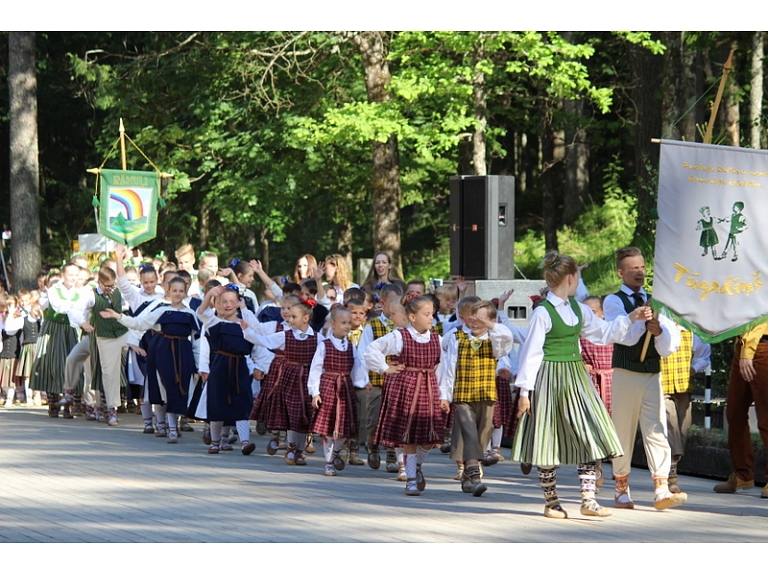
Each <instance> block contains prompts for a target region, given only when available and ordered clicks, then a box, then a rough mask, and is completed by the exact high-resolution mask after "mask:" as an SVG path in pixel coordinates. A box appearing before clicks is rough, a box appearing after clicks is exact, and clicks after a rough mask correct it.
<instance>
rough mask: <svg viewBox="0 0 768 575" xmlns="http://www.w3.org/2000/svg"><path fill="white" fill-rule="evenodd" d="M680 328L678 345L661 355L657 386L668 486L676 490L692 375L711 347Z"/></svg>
mask: <svg viewBox="0 0 768 575" xmlns="http://www.w3.org/2000/svg"><path fill="white" fill-rule="evenodd" d="M677 327H678V329H679V330H680V347H678V348H677V351H675V352H674V353H673V354H672V355H670V356H668V357H662V358H661V387H662V392H663V393H664V407H665V408H666V412H667V440H668V441H669V447H670V449H671V450H672V464H671V466H670V469H669V480H668V482H669V490H670V491H671V492H672V493H680V485H679V483H678V478H677V462H678V461H680V459H681V458H682V457H683V455H684V454H685V439H686V437H687V436H688V430H689V429H690V428H691V392H692V391H693V382H692V379H693V375H694V374H695V373H698V372H700V371H704V369H706V367H707V365H709V356H710V353H711V348H710V346H709V344H706V343H704V342H703V341H701V340H700V339H699V338H698V337H697V336H695V335H694V334H692V333H691V332H690V331H688V330H686V329H684V328H682V327H680V326H677Z"/></svg>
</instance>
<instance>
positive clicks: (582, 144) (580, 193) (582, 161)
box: [563, 99, 589, 224]
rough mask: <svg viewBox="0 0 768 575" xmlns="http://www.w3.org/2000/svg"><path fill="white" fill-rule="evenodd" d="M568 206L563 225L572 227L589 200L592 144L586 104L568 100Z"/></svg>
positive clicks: (566, 137)
mask: <svg viewBox="0 0 768 575" xmlns="http://www.w3.org/2000/svg"><path fill="white" fill-rule="evenodd" d="M563 110H564V111H565V114H566V117H567V118H568V120H567V122H568V127H567V128H566V130H565V144H566V156H565V202H564V204H563V222H564V223H566V224H570V223H572V222H574V221H575V220H576V218H578V217H579V216H580V215H581V214H582V213H583V212H584V210H585V209H586V207H587V199H588V198H589V140H588V135H587V131H586V130H585V129H584V127H583V125H582V121H581V120H582V118H583V115H584V100H583V99H579V100H565V101H564V102H563Z"/></svg>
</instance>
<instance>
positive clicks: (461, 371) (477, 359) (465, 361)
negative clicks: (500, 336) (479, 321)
mask: <svg viewBox="0 0 768 575" xmlns="http://www.w3.org/2000/svg"><path fill="white" fill-rule="evenodd" d="M456 339H457V344H458V348H459V354H458V358H457V359H456V380H455V381H454V385H453V402H454V403H470V402H475V401H496V359H495V358H494V357H493V346H492V345H491V338H490V337H489V338H488V339H484V340H482V343H481V344H480V348H479V349H477V350H474V349H472V343H471V342H470V341H469V336H468V335H467V334H466V333H465V332H464V330H463V329H459V330H457V331H456Z"/></svg>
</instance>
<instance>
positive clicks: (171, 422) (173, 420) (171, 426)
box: [165, 413, 179, 433]
mask: <svg viewBox="0 0 768 575" xmlns="http://www.w3.org/2000/svg"><path fill="white" fill-rule="evenodd" d="M165 419H166V421H167V422H168V431H170V432H171V433H176V426H177V424H178V421H179V415H178V414H177V413H166V414H165Z"/></svg>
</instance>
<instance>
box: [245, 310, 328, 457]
mask: <svg viewBox="0 0 768 575" xmlns="http://www.w3.org/2000/svg"><path fill="white" fill-rule="evenodd" d="M311 316H312V308H311V307H310V306H309V305H308V304H306V303H304V302H299V303H296V304H294V305H292V306H291V308H290V311H289V319H288V323H289V324H290V326H291V329H290V330H285V331H278V332H276V333H275V334H273V335H270V336H266V337H265V336H257V338H256V343H257V345H261V346H263V347H267V348H269V349H274V350H283V352H284V364H283V366H282V374H281V375H280V378H279V379H277V380H276V381H275V384H274V386H273V387H272V389H271V390H270V392H269V393H268V395H267V397H266V398H265V399H266V402H267V412H268V419H267V426H268V427H269V429H271V430H273V432H274V431H287V432H288V434H287V435H288V437H287V441H288V451H287V453H286V454H285V458H284V459H285V462H286V463H287V464H288V465H294V464H295V465H306V464H307V462H306V461H305V460H304V455H303V451H304V450H303V447H304V444H305V441H306V436H307V432H308V431H309V424H310V419H311V417H312V400H311V398H310V397H309V393H308V392H307V378H308V376H309V366H310V364H311V363H312V358H313V357H314V355H315V351H316V350H317V335H316V334H315V332H314V330H313V329H312V328H311V327H309V321H310V319H311ZM270 371H271V368H270Z"/></svg>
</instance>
